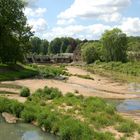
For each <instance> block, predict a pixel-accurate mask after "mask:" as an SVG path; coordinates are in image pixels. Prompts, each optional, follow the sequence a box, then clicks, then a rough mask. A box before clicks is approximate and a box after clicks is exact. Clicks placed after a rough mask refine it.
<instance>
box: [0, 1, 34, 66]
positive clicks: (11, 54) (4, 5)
mask: <svg viewBox="0 0 140 140" xmlns="http://www.w3.org/2000/svg"><path fill="white" fill-rule="evenodd" d="M23 9H24V3H23V1H21V0H6V1H5V0H0V13H1V14H0V21H1V22H0V62H2V63H16V61H21V62H22V61H23V55H24V54H25V53H26V52H27V50H28V48H29V46H30V44H29V38H30V37H31V36H32V32H31V28H30V27H29V26H28V25H27V19H26V17H25V16H24V12H23Z"/></svg>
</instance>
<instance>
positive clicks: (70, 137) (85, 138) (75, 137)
mask: <svg viewBox="0 0 140 140" xmlns="http://www.w3.org/2000/svg"><path fill="white" fill-rule="evenodd" d="M60 125H61V126H60V139H61V140H92V139H93V138H92V133H91V130H90V129H89V128H88V127H87V126H86V125H85V124H82V122H80V121H77V120H74V119H71V118H67V119H65V120H63V122H61V124H60Z"/></svg>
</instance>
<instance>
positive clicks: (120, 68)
mask: <svg viewBox="0 0 140 140" xmlns="http://www.w3.org/2000/svg"><path fill="white" fill-rule="evenodd" d="M92 66H93V67H89V68H88V70H91V71H92V70H97V71H100V70H106V71H115V72H119V73H124V74H127V75H132V76H140V63H139V62H127V63H122V62H108V63H105V62H98V63H95V64H94V65H92Z"/></svg>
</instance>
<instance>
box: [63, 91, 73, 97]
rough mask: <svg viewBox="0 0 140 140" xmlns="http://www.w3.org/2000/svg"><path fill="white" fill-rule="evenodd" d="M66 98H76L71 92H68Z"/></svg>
mask: <svg viewBox="0 0 140 140" xmlns="http://www.w3.org/2000/svg"><path fill="white" fill-rule="evenodd" d="M65 96H66V97H74V96H75V95H74V94H73V93H71V92H68V93H66V95H65Z"/></svg>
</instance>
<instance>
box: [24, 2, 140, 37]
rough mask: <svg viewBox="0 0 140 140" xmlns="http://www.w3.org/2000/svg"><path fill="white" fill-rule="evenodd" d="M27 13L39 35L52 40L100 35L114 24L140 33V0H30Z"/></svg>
mask: <svg viewBox="0 0 140 140" xmlns="http://www.w3.org/2000/svg"><path fill="white" fill-rule="evenodd" d="M25 15H26V16H27V17H28V24H29V25H31V26H32V27H33V28H32V30H33V31H35V35H36V36H39V37H41V38H43V39H48V40H52V39H54V38H55V37H65V36H70V37H74V38H80V39H85V38H86V39H99V38H100V36H101V34H102V33H103V32H104V30H106V29H112V28H114V27H118V28H120V29H122V30H123V32H125V33H127V34H128V35H134V36H139V35H140V0H28V7H26V9H25Z"/></svg>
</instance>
